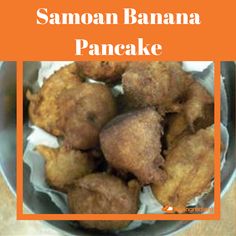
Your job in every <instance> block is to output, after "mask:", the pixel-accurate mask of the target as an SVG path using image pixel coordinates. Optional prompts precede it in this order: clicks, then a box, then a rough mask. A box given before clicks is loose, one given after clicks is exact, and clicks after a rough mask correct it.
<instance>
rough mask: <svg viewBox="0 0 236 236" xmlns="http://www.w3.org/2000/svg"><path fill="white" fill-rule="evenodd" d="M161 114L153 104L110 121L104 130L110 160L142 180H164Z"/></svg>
mask: <svg viewBox="0 0 236 236" xmlns="http://www.w3.org/2000/svg"><path fill="white" fill-rule="evenodd" d="M161 119H162V118H161V116H160V115H159V114H158V112H157V111H155V110H154V109H152V108H146V109H143V110H139V111H135V112H130V113H126V114H123V115H120V116H117V117H116V118H115V119H113V120H112V121H111V122H109V123H108V124H107V125H106V126H105V127H104V128H103V130H102V132H101V133H100V144H101V149H102V151H103V154H104V156H105V159H106V160H107V162H108V163H109V164H110V165H111V166H113V167H114V168H116V169H118V170H122V171H125V172H131V173H132V174H134V175H135V176H136V177H137V178H138V180H139V181H140V182H141V183H142V184H150V183H155V182H161V181H163V180H164V178H165V172H164V171H163V170H162V169H161V168H160V167H161V166H163V164H164V159H163V158H162V156H161V154H160V153H161V143H160V136H161V132H162V127H161V125H160V122H161Z"/></svg>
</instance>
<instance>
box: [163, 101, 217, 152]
mask: <svg viewBox="0 0 236 236" xmlns="http://www.w3.org/2000/svg"><path fill="white" fill-rule="evenodd" d="M189 114H190V113H189ZM213 123H214V104H204V105H203V108H202V110H201V112H200V113H199V114H198V118H197V119H195V121H194V122H193V124H189V122H188V120H187V118H186V115H185V114H184V112H180V113H175V114H171V115H170V117H169V118H168V128H167V130H166V134H165V135H166V141H167V146H168V149H169V148H170V147H171V146H173V145H174V143H176V142H178V140H179V139H180V138H181V137H183V136H185V135H188V134H193V133H195V132H196V131H198V130H199V129H205V128H207V127H208V126H210V125H212V124H213Z"/></svg>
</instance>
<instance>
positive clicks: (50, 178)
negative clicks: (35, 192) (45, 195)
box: [36, 145, 96, 192]
mask: <svg viewBox="0 0 236 236" xmlns="http://www.w3.org/2000/svg"><path fill="white" fill-rule="evenodd" d="M36 151H38V152H39V153H40V154H41V155H42V156H43V158H44V159H45V175H46V180H47V182H48V184H49V185H50V186H51V187H53V188H55V189H57V190H60V191H62V192H67V191H68V189H70V188H71V186H72V185H73V184H74V181H75V180H77V179H79V178H81V177H83V176H85V175H88V174H90V173H92V171H93V170H94V169H95V167H96V163H95V161H94V160H93V158H89V157H88V155H87V154H86V153H82V152H80V151H76V150H67V149H66V148H65V147H63V146H61V147H60V148H50V147H47V146H44V145H38V146H37V147H36Z"/></svg>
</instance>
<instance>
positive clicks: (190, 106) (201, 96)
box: [184, 81, 213, 130]
mask: <svg viewBox="0 0 236 236" xmlns="http://www.w3.org/2000/svg"><path fill="white" fill-rule="evenodd" d="M211 104H213V97H212V96H211V95H210V94H209V93H208V91H207V90H206V89H205V88H204V87H203V86H202V85H201V84H200V83H198V82H196V81H195V82H194V83H192V84H191V86H190V87H189V89H188V91H187V94H186V102H185V104H184V113H185V117H186V120H187V122H188V124H189V125H190V127H191V128H192V130H194V122H195V121H196V120H198V119H201V118H203V117H204V109H205V106H207V105H211Z"/></svg>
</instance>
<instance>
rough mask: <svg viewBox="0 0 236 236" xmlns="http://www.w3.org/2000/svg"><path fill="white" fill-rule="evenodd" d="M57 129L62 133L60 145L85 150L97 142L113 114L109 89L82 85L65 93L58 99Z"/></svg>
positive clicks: (114, 105) (104, 86) (114, 110)
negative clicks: (62, 138) (62, 141)
mask: <svg viewBox="0 0 236 236" xmlns="http://www.w3.org/2000/svg"><path fill="white" fill-rule="evenodd" d="M57 106H58V107H60V108H61V109H60V112H59V118H58V127H60V128H61V130H63V132H64V133H63V135H64V138H65V139H64V144H65V145H66V146H68V147H71V148H77V149H82V150H87V149H91V148H94V147H96V146H97V145H98V142H99V132H100V130H101V128H102V127H103V126H104V125H105V124H106V123H107V122H108V121H109V120H111V119H112V118H113V117H114V116H115V114H116V104H115V101H114V99H113V96H112V93H111V91H110V89H109V88H108V87H107V86H106V85H103V84H94V83H82V84H81V85H80V86H78V87H77V88H72V89H68V90H65V91H64V92H62V93H61V95H60V97H59V98H58V102H57Z"/></svg>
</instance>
